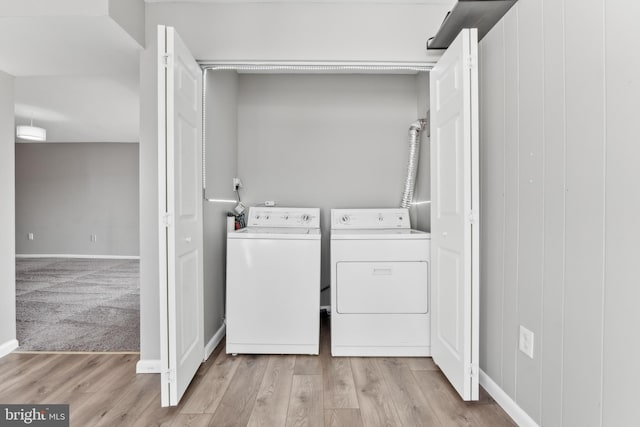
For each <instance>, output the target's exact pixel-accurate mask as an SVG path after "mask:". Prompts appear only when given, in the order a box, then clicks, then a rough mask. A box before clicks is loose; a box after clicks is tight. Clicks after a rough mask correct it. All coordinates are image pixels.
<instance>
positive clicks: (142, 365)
mask: <svg viewBox="0 0 640 427" xmlns="http://www.w3.org/2000/svg"><path fill="white" fill-rule="evenodd" d="M161 366H162V365H161V363H160V359H149V360H143V359H140V360H138V363H136V374H159V373H160V367H161Z"/></svg>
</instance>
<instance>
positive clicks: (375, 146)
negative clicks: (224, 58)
mask: <svg viewBox="0 0 640 427" xmlns="http://www.w3.org/2000/svg"><path fill="white" fill-rule="evenodd" d="M371 68H372V67H371ZM428 79H429V75H428V72H427V71H417V70H410V69H409V70H393V69H391V67H390V69H389V70H388V71H385V72H384V73H381V72H380V71H371V70H368V69H367V68H366V67H364V66H363V67H361V68H360V69H359V70H358V69H357V70H355V71H354V70H349V69H346V67H345V69H344V70H338V71H335V70H334V71H330V72H318V71H312V70H309V69H305V68H303V67H300V68H299V69H298V70H296V71H292V70H287V71H276V72H274V71H269V70H268V69H266V68H265V69H262V70H259V71H258V72H256V71H253V72H246V71H242V70H238V71H236V70H216V69H213V70H207V72H206V74H205V88H206V90H205V97H206V98H205V133H204V135H205V136H204V138H205V140H204V141H205V150H204V153H205V172H206V173H205V176H206V178H205V197H206V199H205V200H210V201H208V202H207V201H205V204H206V206H205V209H207V210H212V211H213V212H215V213H213V212H212V215H216V216H221V215H222V216H224V214H225V213H226V211H231V210H232V209H233V207H234V204H233V203H225V202H222V201H221V200H231V201H234V200H235V199H236V194H235V192H234V191H233V179H234V178H236V177H237V178H239V179H240V180H241V182H242V187H240V189H239V194H240V198H241V200H242V202H243V204H244V205H245V206H254V205H263V204H264V203H265V202H266V201H268V202H271V201H273V202H275V203H276V206H286V207H318V208H320V209H321V214H320V219H321V229H322V231H323V242H322V279H321V282H322V288H325V291H324V292H323V299H322V305H328V304H329V298H328V296H329V293H328V289H326V288H327V287H328V286H329V282H330V280H329V279H330V278H329V230H330V210H331V209H336V208H394V207H399V205H400V200H401V198H402V191H403V188H404V183H405V177H406V174H407V164H408V159H409V125H410V124H411V123H413V122H415V121H416V120H417V119H419V118H423V117H426V116H427V111H428V104H429V80H428ZM427 133H428V132H423V133H421V136H422V140H421V148H422V149H421V151H420V162H419V166H420V167H419V177H418V179H417V188H416V192H415V197H414V200H415V203H416V204H415V205H413V206H412V208H411V212H412V218H411V219H412V226H413V227H414V228H418V229H421V230H425V231H429V224H430V221H429V204H428V202H429V191H430V190H429V186H430V181H429V167H430V166H429V138H428V136H427ZM212 215H210V214H205V219H204V221H205V223H204V228H205V236H206V237H205V242H204V244H205V247H207V246H208V245H210V244H212V243H211V242H208V239H209V238H211V239H213V240H217V239H218V237H219V236H220V233H223V232H224V230H220V231H218V232H217V233H216V231H215V230H213V229H212V228H219V226H220V220H219V218H218V221H215V222H214V221H213V220H209V219H207V217H209V216H212ZM208 221H210V222H208ZM209 236H211V237H209ZM218 243H219V242H218ZM205 280H206V279H205Z"/></svg>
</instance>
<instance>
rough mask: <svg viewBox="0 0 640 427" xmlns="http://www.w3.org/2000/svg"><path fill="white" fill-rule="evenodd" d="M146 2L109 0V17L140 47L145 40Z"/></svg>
mask: <svg viewBox="0 0 640 427" xmlns="http://www.w3.org/2000/svg"><path fill="white" fill-rule="evenodd" d="M144 9H145V7H144V0H109V16H110V17H111V18H112V19H113V20H114V21H116V22H117V23H118V25H120V26H121V27H122V29H123V30H125V31H126V32H127V34H129V35H130V36H131V37H132V38H133V39H134V40H135V41H136V42H138V44H139V45H140V46H144V45H145V40H144V31H145V29H144Z"/></svg>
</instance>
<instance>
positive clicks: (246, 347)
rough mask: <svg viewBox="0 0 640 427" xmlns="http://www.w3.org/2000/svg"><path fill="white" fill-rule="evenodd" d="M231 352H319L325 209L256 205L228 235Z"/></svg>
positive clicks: (228, 323)
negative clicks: (242, 225) (322, 218)
mask: <svg viewBox="0 0 640 427" xmlns="http://www.w3.org/2000/svg"><path fill="white" fill-rule="evenodd" d="M226 300H227V307H226V312H227V314H226V316H227V343H226V344H227V348H226V351H227V353H232V354H235V353H261V354H318V350H319V342H320V320H319V317H320V210H319V209H315V208H274V207H251V208H249V215H248V219H247V227H246V228H243V229H241V230H236V231H231V232H229V233H228V235H227V298H226Z"/></svg>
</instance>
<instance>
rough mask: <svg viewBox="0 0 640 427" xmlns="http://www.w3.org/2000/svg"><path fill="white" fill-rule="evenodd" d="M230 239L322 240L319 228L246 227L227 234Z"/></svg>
mask: <svg viewBox="0 0 640 427" xmlns="http://www.w3.org/2000/svg"><path fill="white" fill-rule="evenodd" d="M227 238H229V239H264V240H276V239H283V240H302V239H308V240H320V229H318V228H285V227H246V228H241V229H240V230H234V231H230V232H229V233H227Z"/></svg>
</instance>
